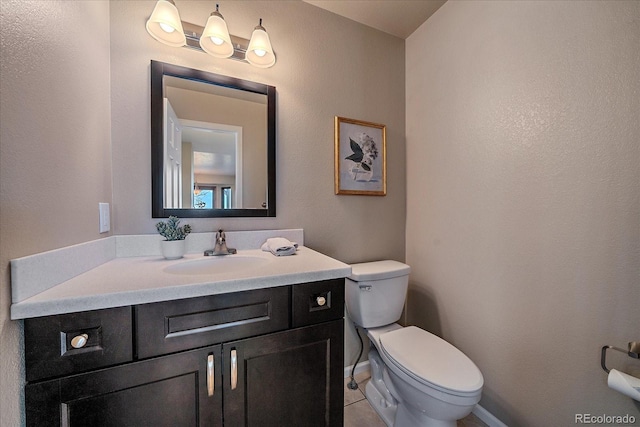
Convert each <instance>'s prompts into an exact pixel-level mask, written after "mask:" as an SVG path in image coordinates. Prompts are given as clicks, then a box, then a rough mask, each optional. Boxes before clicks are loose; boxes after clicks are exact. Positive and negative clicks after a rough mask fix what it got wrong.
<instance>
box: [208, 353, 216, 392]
mask: <svg viewBox="0 0 640 427" xmlns="http://www.w3.org/2000/svg"><path fill="white" fill-rule="evenodd" d="M214 389H215V372H214V366H213V354H210V355H209V356H207V394H208V395H209V396H213V391H214Z"/></svg>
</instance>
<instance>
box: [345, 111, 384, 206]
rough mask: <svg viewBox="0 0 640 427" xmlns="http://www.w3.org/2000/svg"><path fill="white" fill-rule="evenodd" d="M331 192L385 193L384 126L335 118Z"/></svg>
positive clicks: (371, 194) (376, 194)
mask: <svg viewBox="0 0 640 427" xmlns="http://www.w3.org/2000/svg"><path fill="white" fill-rule="evenodd" d="M335 192H336V194H358V195H366V196H385V195H386V194H387V127H386V126H385V125H381V124H377V123H370V122H363V121H361V120H352V119H347V118H344V117H337V116H336V118H335Z"/></svg>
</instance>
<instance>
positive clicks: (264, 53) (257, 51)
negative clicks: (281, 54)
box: [253, 49, 267, 58]
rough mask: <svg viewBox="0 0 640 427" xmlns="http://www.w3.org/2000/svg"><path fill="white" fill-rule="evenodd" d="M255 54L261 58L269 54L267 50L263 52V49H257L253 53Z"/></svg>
mask: <svg viewBox="0 0 640 427" xmlns="http://www.w3.org/2000/svg"><path fill="white" fill-rule="evenodd" d="M253 53H255V54H256V55H258V56H259V57H261V58H262V57H263V56H265V55H266V54H267V51H266V50H262V49H256V50H254V51H253Z"/></svg>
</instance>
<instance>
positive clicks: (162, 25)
mask: <svg viewBox="0 0 640 427" xmlns="http://www.w3.org/2000/svg"><path fill="white" fill-rule="evenodd" d="M159 25H160V28H162V30H163V31H164V32H165V33H173V32H174V31H175V30H176V29H175V28H173V27H172V26H171V25H168V24H165V23H164V22H161V23H160V24H159Z"/></svg>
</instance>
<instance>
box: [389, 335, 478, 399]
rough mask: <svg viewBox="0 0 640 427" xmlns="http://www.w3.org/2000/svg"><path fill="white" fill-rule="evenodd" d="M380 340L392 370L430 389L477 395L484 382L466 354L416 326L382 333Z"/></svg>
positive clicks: (459, 394)
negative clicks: (400, 372)
mask: <svg viewBox="0 0 640 427" xmlns="http://www.w3.org/2000/svg"><path fill="white" fill-rule="evenodd" d="M378 341H379V343H380V350H382V352H383V353H384V355H385V356H387V358H388V360H389V361H390V362H391V364H390V365H389V366H388V367H389V368H390V369H399V370H400V371H402V372H404V373H405V374H407V375H408V376H409V377H411V378H413V379H414V380H416V381H418V382H419V383H422V384H424V385H426V386H428V387H432V388H434V389H436V390H439V391H442V392H444V393H447V394H452V395H457V396H472V395H476V394H478V393H479V392H480V390H481V389H482V386H483V384H484V379H483V377H482V373H481V372H480V370H479V369H478V367H477V366H476V365H475V364H474V363H473V362H472V361H471V359H469V358H468V357H467V356H466V355H465V354H464V353H462V352H461V351H460V350H458V349H457V348H456V347H454V346H453V345H451V344H449V343H448V342H446V341H445V340H443V339H441V338H439V337H437V336H435V335H433V334H431V333H429V332H427V331H425V330H423V329H420V328H418V327H415V326H408V327H405V328H399V329H395V330H392V331H390V332H385V333H382V334H381V335H380V336H379V338H378Z"/></svg>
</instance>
